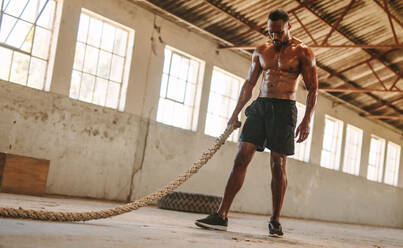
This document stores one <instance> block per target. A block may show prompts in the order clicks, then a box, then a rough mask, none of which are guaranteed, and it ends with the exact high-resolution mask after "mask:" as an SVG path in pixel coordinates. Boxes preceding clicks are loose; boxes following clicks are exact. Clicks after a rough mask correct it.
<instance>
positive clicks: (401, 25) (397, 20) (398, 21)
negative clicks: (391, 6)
mask: <svg viewBox="0 0 403 248" xmlns="http://www.w3.org/2000/svg"><path fill="white" fill-rule="evenodd" d="M373 1H374V2H375V3H376V4H378V5H379V7H381V8H382V9H383V11H385V12H386V14H388V12H389V11H388V10H387V9H385V7H384V6H382V4H381V3H380V2H378V1H377V0H373ZM390 17H391V18H392V19H394V20H395V21H396V22H397V23H398V24H399V25H400V27H402V28H403V24H402V23H401V22H400V20H399V19H398V18H396V17H395V16H394V15H392V13H390Z"/></svg>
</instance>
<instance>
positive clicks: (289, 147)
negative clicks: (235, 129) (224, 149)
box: [239, 97, 297, 155]
mask: <svg viewBox="0 0 403 248" xmlns="http://www.w3.org/2000/svg"><path fill="white" fill-rule="evenodd" d="M245 114H246V116H247V118H246V121H245V124H244V126H243V128H242V132H241V137H240V138H239V140H240V141H243V142H249V143H253V144H255V145H257V148H256V150H257V151H259V152H262V151H264V148H265V147H267V148H269V149H270V150H271V151H273V152H278V153H280V154H286V155H293V154H294V132H295V126H296V122H297V107H296V105H295V101H293V100H288V99H277V98H269V97H258V98H257V99H256V100H255V101H253V102H252V104H251V105H249V106H248V107H247V108H246V110H245Z"/></svg>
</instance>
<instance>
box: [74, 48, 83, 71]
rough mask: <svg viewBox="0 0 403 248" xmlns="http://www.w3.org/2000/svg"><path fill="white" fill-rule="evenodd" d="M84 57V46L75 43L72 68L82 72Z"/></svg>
mask: <svg viewBox="0 0 403 248" xmlns="http://www.w3.org/2000/svg"><path fill="white" fill-rule="evenodd" d="M84 55H85V46H84V44H82V43H80V42H77V44H76V54H75V56H74V65H73V68H74V69H76V70H80V71H82V70H83V65H84Z"/></svg>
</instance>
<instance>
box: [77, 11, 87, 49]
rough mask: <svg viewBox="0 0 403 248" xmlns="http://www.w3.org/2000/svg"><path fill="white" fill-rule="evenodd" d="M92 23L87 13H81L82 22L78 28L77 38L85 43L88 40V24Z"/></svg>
mask: <svg viewBox="0 0 403 248" xmlns="http://www.w3.org/2000/svg"><path fill="white" fill-rule="evenodd" d="M89 23H90V18H89V17H88V16H87V15H84V14H81V15H80V24H79V28H78V35H77V40H78V41H81V42H83V43H86V42H87V35H88V25H89Z"/></svg>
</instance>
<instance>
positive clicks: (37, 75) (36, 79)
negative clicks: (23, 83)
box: [28, 58, 46, 90]
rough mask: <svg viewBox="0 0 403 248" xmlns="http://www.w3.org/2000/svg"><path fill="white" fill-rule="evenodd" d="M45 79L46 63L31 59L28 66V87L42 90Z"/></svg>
mask: <svg viewBox="0 0 403 248" xmlns="http://www.w3.org/2000/svg"><path fill="white" fill-rule="evenodd" d="M45 77H46V61H44V60H41V59H37V58H31V65H30V66H29V77H28V86H29V87H32V88H35V89H38V90H42V89H43V86H44V83H45Z"/></svg>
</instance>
